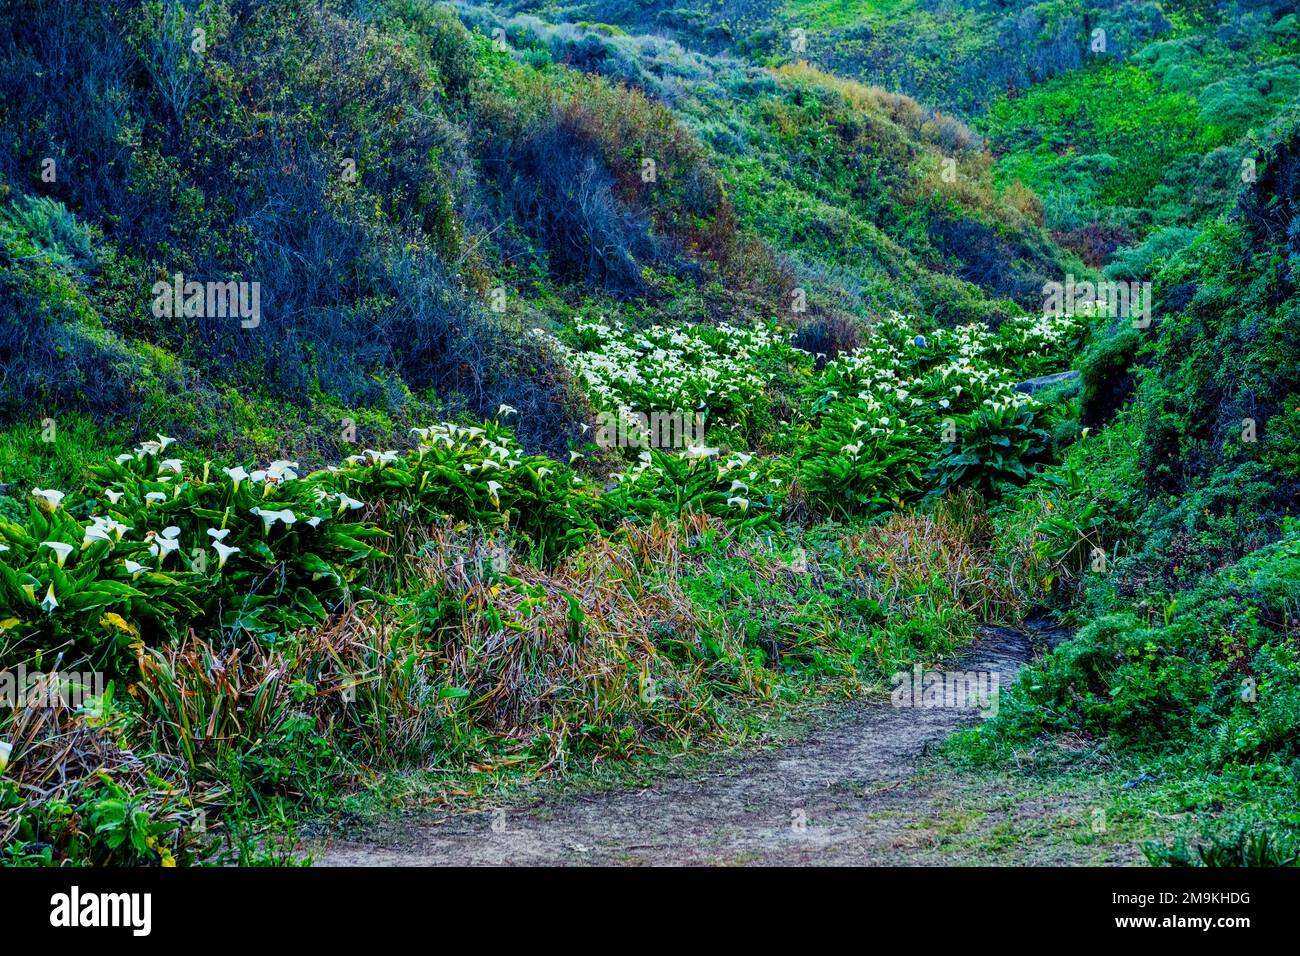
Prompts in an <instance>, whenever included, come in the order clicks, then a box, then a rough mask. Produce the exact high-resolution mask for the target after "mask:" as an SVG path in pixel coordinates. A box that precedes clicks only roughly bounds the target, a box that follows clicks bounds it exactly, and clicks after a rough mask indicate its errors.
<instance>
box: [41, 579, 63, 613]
mask: <svg viewBox="0 0 1300 956" xmlns="http://www.w3.org/2000/svg"><path fill="white" fill-rule="evenodd" d="M58 606H59V600H58V598H56V597H55V596H54V582H53V581H51V582H50V587H49V590H47V591H46V592H45V600H44V601H42V602H41V608H42V609H43V610H44V611H45V613H46V614H50V613H52V612H53V611H54V609H55V608H56V607H58Z"/></svg>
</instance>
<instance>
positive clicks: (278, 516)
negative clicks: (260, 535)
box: [253, 508, 298, 532]
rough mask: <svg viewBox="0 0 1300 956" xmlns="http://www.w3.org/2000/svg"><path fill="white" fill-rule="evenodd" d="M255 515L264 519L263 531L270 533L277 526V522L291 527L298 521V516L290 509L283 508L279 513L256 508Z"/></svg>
mask: <svg viewBox="0 0 1300 956" xmlns="http://www.w3.org/2000/svg"><path fill="white" fill-rule="evenodd" d="M253 514H255V515H257V516H258V517H259V518H261V519H262V524H263V526H264V527H263V530H264V531H267V532H269V531H270V530H271V528H272V527H274V526H275V523H276V522H277V521H282V522H284V523H285V524H286V525H291V524H293V523H294V522H296V521H297V520H298V516H297V515H296V514H294V513H293V512H292V511H290V510H289V509H288V508H282V509H280V510H279V511H268V510H267V509H265V508H254V509H253Z"/></svg>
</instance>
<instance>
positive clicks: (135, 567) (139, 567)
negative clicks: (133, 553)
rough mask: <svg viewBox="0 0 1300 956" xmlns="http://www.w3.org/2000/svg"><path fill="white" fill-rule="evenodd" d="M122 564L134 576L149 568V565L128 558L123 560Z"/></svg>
mask: <svg viewBox="0 0 1300 956" xmlns="http://www.w3.org/2000/svg"><path fill="white" fill-rule="evenodd" d="M122 566H123V567H125V568H126V570H127V573H128V574H130V575H131V576H132V577H135V575H137V574H139V573H140V572H141V571H148V570H149V568H148V566H146V565H143V564H140V563H139V562H138V561H131V560H126V561H123V562H122Z"/></svg>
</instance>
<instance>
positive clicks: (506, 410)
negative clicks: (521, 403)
mask: <svg viewBox="0 0 1300 956" xmlns="http://www.w3.org/2000/svg"><path fill="white" fill-rule="evenodd" d="M497 414H498V415H518V414H519V409H517V408H512V407H511V406H509V405H506V404H502V405H501V407H499V408H498V409H497Z"/></svg>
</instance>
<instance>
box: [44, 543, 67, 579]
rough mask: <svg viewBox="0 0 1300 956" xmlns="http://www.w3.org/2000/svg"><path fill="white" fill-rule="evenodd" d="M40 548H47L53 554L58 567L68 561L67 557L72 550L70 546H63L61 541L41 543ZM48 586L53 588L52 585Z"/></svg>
mask: <svg viewBox="0 0 1300 956" xmlns="http://www.w3.org/2000/svg"><path fill="white" fill-rule="evenodd" d="M41 547H42V548H49V549H50V550H51V551H53V552H54V554H55V558H56V560H57V561H58V562H59V567H63V564H64V562H65V561H67V560H68V555H70V554H71V553H72V552H73V550H74V548H73V547H72V545H70V544H64V543H63V542H62V541H42V542H41ZM50 586H51V587H53V585H50Z"/></svg>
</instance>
